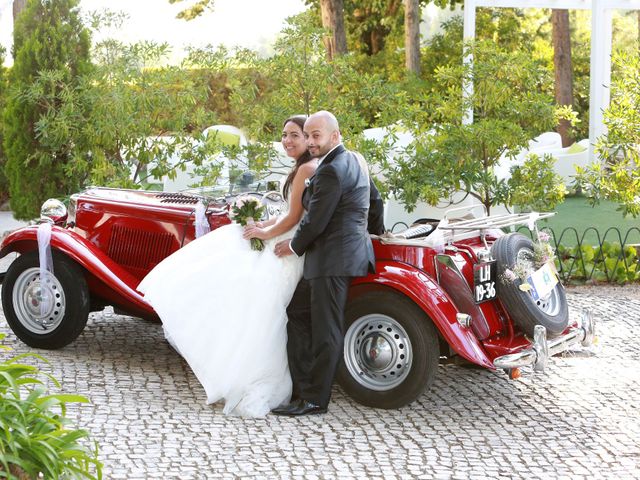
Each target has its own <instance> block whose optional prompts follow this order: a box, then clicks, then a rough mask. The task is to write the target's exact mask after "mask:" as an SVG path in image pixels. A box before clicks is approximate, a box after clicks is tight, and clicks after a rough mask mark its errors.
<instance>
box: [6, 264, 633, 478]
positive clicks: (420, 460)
mask: <svg viewBox="0 0 640 480" xmlns="http://www.w3.org/2000/svg"><path fill="white" fill-rule="evenodd" d="M0 271H2V269H1V268H0ZM569 302H570V306H571V307H572V309H573V310H572V311H576V310H578V309H579V308H582V307H587V306H588V307H591V308H592V309H593V311H594V314H595V315H596V317H597V318H598V319H599V321H600V323H599V338H600V342H599V344H598V346H597V347H596V348H594V349H591V350H576V351H573V352H571V353H570V354H566V355H564V356H562V357H556V358H555V359H554V361H553V362H552V363H551V365H550V367H549V369H548V371H547V372H546V373H544V374H533V373H532V372H525V375H524V376H523V378H521V379H520V380H517V381H510V380H509V379H508V378H507V376H506V375H505V374H504V373H502V372H492V371H489V370H484V369H475V368H463V367H460V366H454V365H447V366H441V367H439V370H438V376H437V380H436V382H435V384H434V385H433V387H432V388H431V389H430V390H429V391H428V392H426V393H425V394H424V395H423V396H422V397H421V398H420V399H419V400H418V401H417V402H415V403H413V404H412V405H410V406H408V407H405V408H402V409H399V410H391V411H384V410H375V409H371V408H366V407H362V406H360V405H358V404H356V403H355V402H354V401H352V400H351V399H350V398H348V397H347V396H346V395H345V394H344V393H343V392H342V391H341V389H340V388H339V387H337V386H336V387H335V389H334V396H333V401H332V403H331V405H330V408H329V412H328V413H327V414H326V415H321V416H311V417H305V418H282V417H277V416H273V415H270V416H267V417H266V418H264V419H245V418H238V417H229V416H224V415H223V414H222V409H221V407H220V406H219V405H215V406H211V405H206V404H205V394H204V391H203V389H202V388H201V387H200V385H199V383H198V381H197V380H196V378H195V377H194V375H193V374H192V373H191V371H190V370H189V367H188V366H187V365H186V363H185V362H184V361H183V360H182V359H181V358H180V357H179V356H178V354H177V353H176V352H175V351H174V350H172V349H171V347H170V346H169V345H168V344H167V343H166V341H165V340H164V338H163V335H162V328H161V327H160V325H158V324H154V323H151V322H147V321H144V320H140V319H134V318H130V317H125V316H119V315H113V314H108V313H105V312H102V313H97V314H92V315H91V318H90V320H89V322H88V324H87V327H86V329H85V331H84V333H83V334H82V335H81V336H80V337H79V338H78V340H77V341H76V342H74V343H73V344H72V345H70V346H68V347H66V348H64V349H62V350H59V351H37V352H38V353H41V354H43V355H44V356H45V357H46V358H48V359H49V360H50V362H51V364H50V366H49V367H46V368H47V369H48V371H50V372H51V373H52V374H53V375H54V376H56V377H57V378H58V379H59V380H61V382H62V385H63V390H64V391H67V392H77V393H80V394H84V395H86V396H88V397H89V398H90V399H91V401H92V403H91V404H90V405H73V406H71V408H70V409H69V416H70V417H72V418H73V419H74V421H75V423H76V425H78V426H81V427H84V428H87V429H89V430H90V431H91V433H92V437H93V438H94V439H95V440H97V441H98V442H99V445H100V459H101V460H102V461H103V462H104V478H106V479H169V478H176V479H191V478H193V479H196V478H198V479H200V478H276V477H277V478H291V479H297V478H305V479H314V478H318V479H319V478H341V479H342V478H346V479H348V478H379V479H394V478H398V479H404V478H437V479H468V478H477V479H486V478H527V479H529V478H541V479H542V478H544V479H547V478H561V479H564V478H567V479H568V478H620V479H630V478H640V386H639V385H638V380H639V379H640V374H639V373H638V371H639V369H640V360H639V358H640V346H639V342H640V335H639V333H638V331H639V327H640V313H639V312H640V300H639V299H636V298H632V297H631V296H629V297H625V296H624V289H622V290H619V291H618V293H617V294H616V296H615V297H612V296H604V295H598V294H592V293H589V294H581V293H570V294H569ZM0 317H2V318H0V332H4V333H7V335H8V337H7V339H6V340H5V344H8V345H9V346H11V347H12V348H13V352H12V354H14V353H22V352H28V351H31V349H29V348H28V347H26V346H25V345H24V344H22V343H20V342H19V341H18V340H17V339H16V338H15V336H13V334H12V333H11V331H10V330H9V328H8V326H7V325H6V322H5V320H4V317H3V316H2V313H1V312H0ZM0 355H3V356H6V355H8V354H7V353H0ZM229 368H233V366H230V367H229Z"/></svg>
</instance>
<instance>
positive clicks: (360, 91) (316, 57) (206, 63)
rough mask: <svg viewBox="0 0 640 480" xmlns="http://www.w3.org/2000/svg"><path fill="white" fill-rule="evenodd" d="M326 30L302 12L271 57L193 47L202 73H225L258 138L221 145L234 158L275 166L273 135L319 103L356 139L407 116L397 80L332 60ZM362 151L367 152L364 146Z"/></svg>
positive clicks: (238, 111) (242, 119)
mask: <svg viewBox="0 0 640 480" xmlns="http://www.w3.org/2000/svg"><path fill="white" fill-rule="evenodd" d="M323 35H324V31H323V30H322V29H321V28H319V27H317V26H316V23H315V18H314V17H313V16H312V15H311V14H310V13H309V12H305V13H303V14H301V15H298V16H296V17H292V18H291V19H289V20H288V24H287V26H286V27H285V29H284V30H283V32H282V36H281V38H280V39H279V40H278V41H277V43H276V44H275V47H274V49H275V52H274V55H273V56H271V57H269V58H261V57H259V56H258V55H257V54H255V52H251V51H247V50H239V51H235V52H228V51H227V50H225V49H215V50H214V49H210V48H209V49H200V50H193V51H192V52H191V54H190V57H189V65H190V66H191V67H196V68H197V71H199V72H204V71H213V72H216V73H217V75H218V76H219V78H223V79H224V81H225V85H224V88H225V90H227V93H225V94H226V95H228V98H229V104H230V109H229V110H230V111H232V112H234V115H236V118H237V121H238V124H239V125H241V126H242V127H243V130H244V131H245V132H247V134H248V136H249V137H250V138H251V139H252V140H253V141H254V143H253V144H252V145H251V146H249V147H247V148H244V149H237V148H229V147H223V148H221V149H220V150H221V151H222V152H223V153H224V154H225V156H226V157H227V158H231V159H233V161H234V162H235V161H240V160H241V157H245V159H246V158H248V161H249V164H250V168H253V169H255V170H258V171H259V170H263V171H264V170H267V171H268V170H269V169H271V168H273V167H274V165H273V161H274V160H275V157H276V156H275V152H274V150H273V149H272V147H271V145H272V142H274V141H277V140H279V138H280V134H281V129H282V122H283V121H284V119H286V118H287V117H289V116H290V115H292V114H298V113H302V114H309V113H313V112H315V111H317V110H320V109H326V110H330V111H332V112H334V113H335V114H336V116H337V117H338V118H339V120H340V129H341V132H342V134H343V136H344V137H345V140H346V141H347V143H349V144H350V145H351V146H354V145H355V143H354V142H355V141H356V135H357V134H359V133H360V132H362V130H363V129H365V128H368V127H370V126H371V125H373V124H375V123H376V122H381V123H391V122H393V121H395V119H396V118H399V117H401V116H402V112H403V111H404V110H403V106H402V105H403V102H404V101H405V99H406V96H404V95H403V93H402V92H401V90H400V89H399V88H398V84H394V83H390V82H387V81H385V78H384V77H383V76H382V75H379V74H375V73H368V72H365V71H362V70H360V69H358V68H357V65H358V64H357V61H356V59H355V57H354V56H351V55H345V56H341V57H339V58H337V59H335V60H334V61H333V62H331V63H330V64H328V63H327V62H326V60H325V51H324V44H323V43H322V37H323ZM362 153H363V154H365V156H366V157H367V156H368V155H367V152H366V151H362ZM276 167H277V165H276ZM199 173H201V174H202V173H205V174H206V171H205V169H203V170H200V171H199Z"/></svg>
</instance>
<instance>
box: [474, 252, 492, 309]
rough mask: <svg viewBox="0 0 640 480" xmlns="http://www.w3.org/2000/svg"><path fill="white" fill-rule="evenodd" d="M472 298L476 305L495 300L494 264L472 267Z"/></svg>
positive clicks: (486, 263) (479, 264)
mask: <svg viewBox="0 0 640 480" xmlns="http://www.w3.org/2000/svg"><path fill="white" fill-rule="evenodd" d="M473 296H474V300H475V301H476V303H482V302H487V301H489V300H493V299H494V298H496V262H495V261H494V262H484V263H478V264H476V265H474V266H473Z"/></svg>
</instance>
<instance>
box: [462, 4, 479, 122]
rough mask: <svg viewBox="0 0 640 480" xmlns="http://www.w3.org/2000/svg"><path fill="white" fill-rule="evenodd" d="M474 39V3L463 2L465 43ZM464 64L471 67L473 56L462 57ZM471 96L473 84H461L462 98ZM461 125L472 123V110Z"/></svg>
mask: <svg viewBox="0 0 640 480" xmlns="http://www.w3.org/2000/svg"><path fill="white" fill-rule="evenodd" d="M475 38H476V2H475V0H464V35H463V39H464V41H465V42H469V41H473V40H475ZM463 61H464V64H465V65H473V55H471V53H467V54H465V55H464V60H463ZM472 95H473V82H469V81H464V82H463V84H462V96H463V98H469V97H471V96H472ZM462 123H463V124H465V125H468V124H471V123H473V108H469V109H467V111H466V112H465V113H464V116H463V117H462Z"/></svg>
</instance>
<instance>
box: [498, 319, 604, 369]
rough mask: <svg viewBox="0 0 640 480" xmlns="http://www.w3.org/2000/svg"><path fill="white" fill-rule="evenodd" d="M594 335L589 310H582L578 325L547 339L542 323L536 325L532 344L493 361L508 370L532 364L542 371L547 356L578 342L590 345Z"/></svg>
mask: <svg viewBox="0 0 640 480" xmlns="http://www.w3.org/2000/svg"><path fill="white" fill-rule="evenodd" d="M595 336H596V325H595V321H594V320H593V317H592V315H591V312H590V311H589V310H584V311H583V312H582V322H581V324H580V326H579V327H576V328H574V329H573V330H571V331H570V332H569V333H565V334H564V335H560V336H559V337H556V338H553V339H551V340H547V329H546V328H544V327H543V326H542V325H536V327H535V329H534V333H533V346H532V347H531V348H527V349H526V350H523V351H521V352H518V353H512V354H510V355H503V356H501V357H497V358H496V359H495V360H494V361H493V365H494V366H495V367H496V368H504V369H507V370H510V369H512V368H520V367H526V366H528V365H533V370H534V371H536V372H543V371H544V369H545V368H546V366H547V362H548V361H549V357H552V356H553V355H557V354H558V353H561V352H564V351H566V350H568V349H569V348H570V347H571V346H573V345H575V344H577V343H580V344H581V345H582V346H584V347H588V346H589V345H592V344H593V342H594V340H595Z"/></svg>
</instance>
